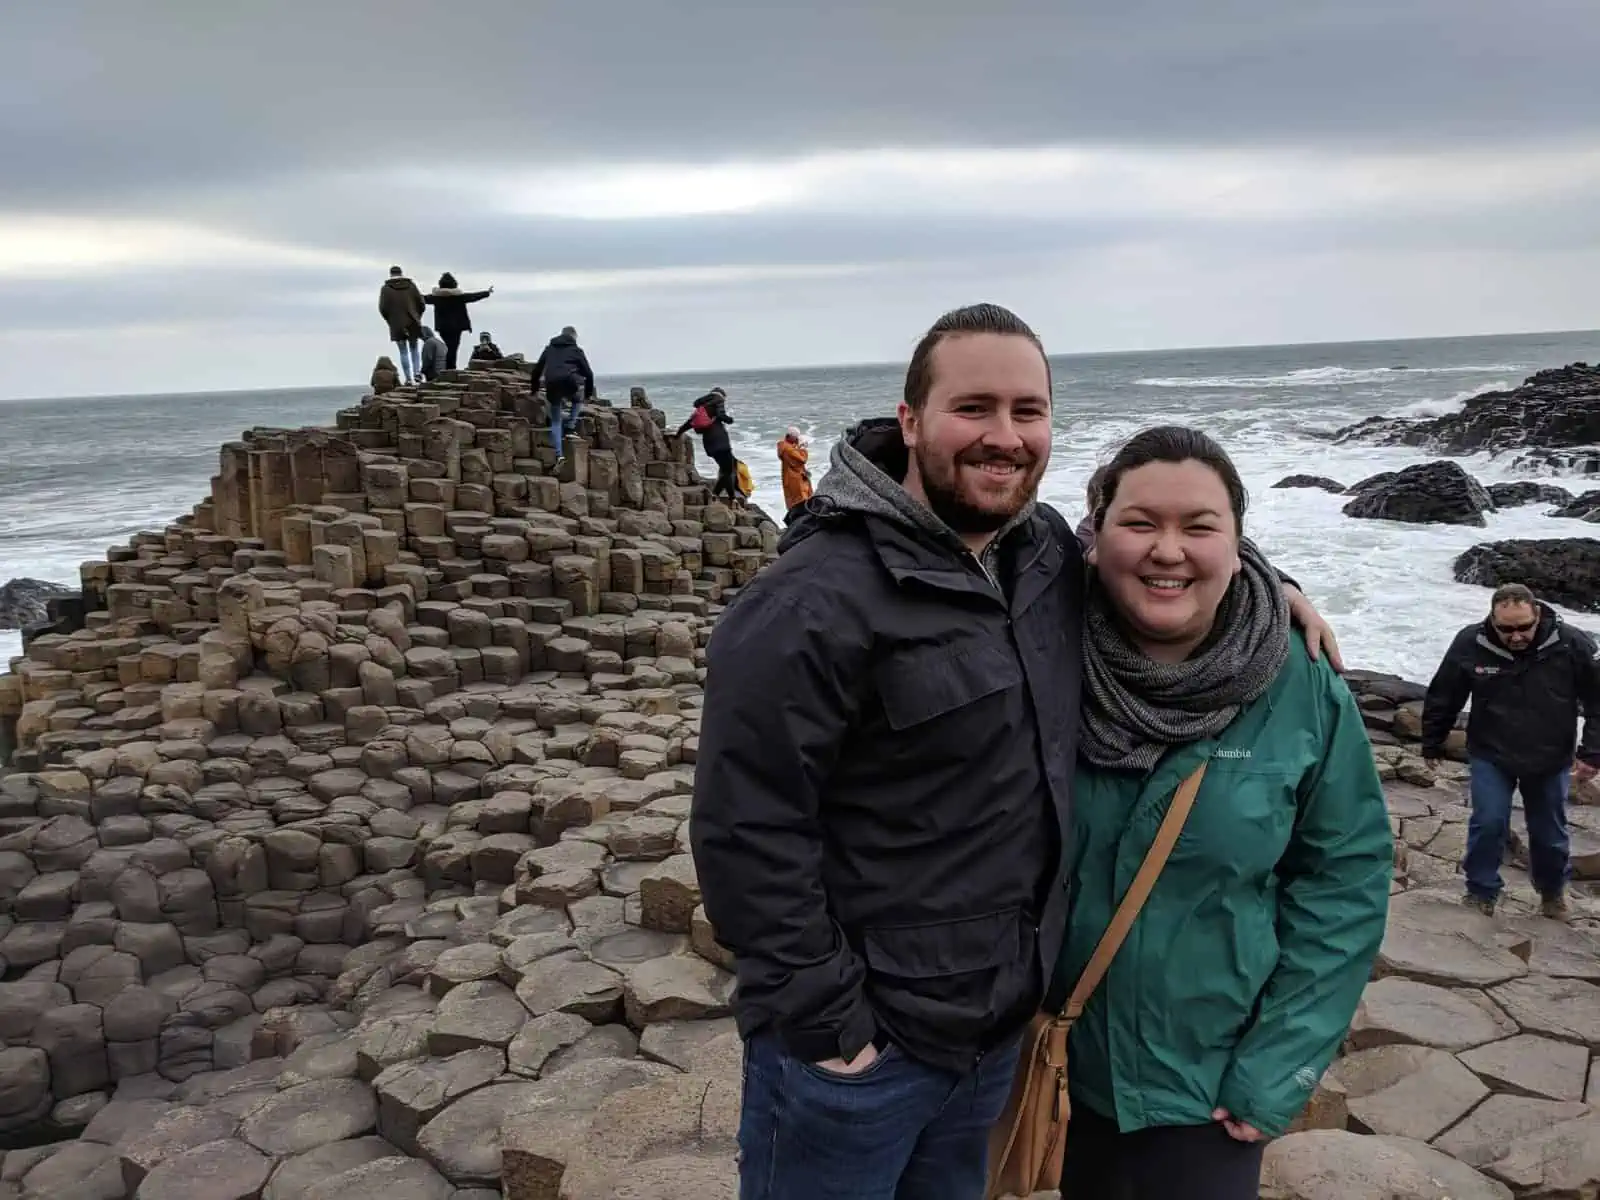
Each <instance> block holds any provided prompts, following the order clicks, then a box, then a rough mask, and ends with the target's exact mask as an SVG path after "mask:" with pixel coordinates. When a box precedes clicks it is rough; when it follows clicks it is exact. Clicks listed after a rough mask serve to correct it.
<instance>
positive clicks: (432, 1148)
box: [418, 1058, 672, 1187]
mask: <svg viewBox="0 0 1600 1200" xmlns="http://www.w3.org/2000/svg"><path fill="white" fill-rule="evenodd" d="M671 1073H672V1072H671V1068H669V1067H664V1066H662V1065H660V1064H659V1063H647V1062H644V1061H642V1060H639V1059H621V1058H599V1059H591V1060H589V1061H587V1062H582V1063H578V1064H576V1065H574V1066H572V1067H569V1068H568V1069H567V1070H565V1071H561V1072H559V1073H557V1074H555V1075H551V1076H548V1077H546V1078H545V1079H542V1080H540V1081H539V1082H537V1083H503V1084H496V1085H495V1086H493V1087H487V1088H484V1089H482V1090H481V1091H477V1092H474V1093H472V1094H471V1095H469V1096H466V1097H464V1098H463V1099H461V1100H457V1101H456V1102H455V1103H454V1104H452V1105H451V1106H450V1107H449V1108H447V1109H445V1110H444V1111H443V1112H442V1113H440V1114H439V1115H438V1116H437V1117H435V1118H434V1119H433V1120H432V1121H429V1122H428V1124H427V1125H426V1126H424V1127H423V1130H422V1135H421V1137H419V1138H418V1142H419V1144H420V1146H421V1148H422V1153H423V1155H424V1156H425V1157H426V1158H427V1159H428V1161H429V1162H431V1163H433V1164H434V1166H436V1167H438V1169H439V1170H440V1172H441V1173H443V1174H444V1175H446V1176H447V1177H448V1178H449V1179H450V1180H451V1181H452V1182H454V1183H456V1184H457V1185H458V1186H462V1187H469V1186H472V1185H486V1184H494V1183H496V1182H497V1181H498V1180H499V1178H500V1129H501V1123H502V1121H504V1120H505V1119H506V1118H507V1117H508V1116H510V1115H514V1114H535V1113H536V1114H538V1119H539V1120H542V1121H547V1122H550V1121H555V1120H558V1119H561V1118H562V1117H564V1116H565V1117H578V1116H581V1117H585V1118H586V1117H587V1116H588V1115H589V1114H590V1113H592V1112H593V1111H594V1109H595V1108H596V1107H597V1106H598V1105H599V1103H600V1101H601V1100H603V1099H605V1097H606V1096H609V1095H610V1094H611V1093H612V1092H617V1091H621V1090H622V1089H624V1088H629V1087H637V1086H638V1085H640V1084H643V1083H649V1082H651V1081H652V1080H654V1079H659V1078H661V1077H663V1076H664V1075H669V1074H671Z"/></svg>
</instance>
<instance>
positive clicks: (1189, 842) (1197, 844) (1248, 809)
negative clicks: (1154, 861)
mask: <svg viewBox="0 0 1600 1200" xmlns="http://www.w3.org/2000/svg"><path fill="white" fill-rule="evenodd" d="M1304 774H1305V770H1304V768H1303V767H1302V766H1301V765H1300V764H1298V763H1293V762H1274V761H1271V760H1270V759H1268V760H1249V759H1247V760H1244V761H1230V760H1227V759H1212V760H1211V762H1210V764H1209V765H1208V767H1207V770H1206V780H1205V784H1204V785H1203V786H1202V788H1201V790H1200V795H1199V796H1198V797H1196V800H1195V806H1194V811H1193V812H1192V813H1191V814H1190V815H1189V820H1188V821H1187V822H1186V823H1185V825H1184V828H1183V833H1182V834H1180V835H1179V838H1178V846H1177V849H1176V850H1175V851H1174V857H1182V858H1190V859H1193V860H1194V861H1197V862H1202V863H1210V864H1211V867H1212V869H1214V870H1215V871H1216V872H1217V873H1218V875H1219V876H1226V875H1243V876H1251V875H1257V876H1263V877H1264V876H1265V875H1266V873H1268V872H1270V871H1271V870H1272V869H1273V867H1274V866H1275V865H1276V864H1277V862H1278V860H1279V859H1280V858H1281V857H1282V855H1283V851H1284V848H1285V847H1286V846H1287V845H1288V843H1289V838H1290V836H1291V834H1292V833H1293V831H1294V822H1295V817H1296V815H1297V814H1298V812H1299V802H1298V798H1297V795H1298V789H1299V787H1300V781H1301V779H1302V778H1303V776H1304Z"/></svg>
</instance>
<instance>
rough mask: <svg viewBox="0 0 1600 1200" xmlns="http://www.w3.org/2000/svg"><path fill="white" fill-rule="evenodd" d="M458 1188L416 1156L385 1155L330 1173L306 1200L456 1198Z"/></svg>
mask: <svg viewBox="0 0 1600 1200" xmlns="http://www.w3.org/2000/svg"><path fill="white" fill-rule="evenodd" d="M454 1192H455V1188H454V1187H453V1186H452V1185H451V1183H450V1181H449V1180H447V1179H446V1178H445V1177H444V1176H442V1175H440V1174H439V1172H437V1171H435V1170H434V1169H433V1168H432V1167H430V1166H429V1165H428V1164H427V1163H425V1162H422V1161H420V1160H418V1159H415V1158H382V1159H378V1160H377V1161H376V1162H370V1163H365V1164H363V1165H362V1166H359V1167H352V1168H350V1169H349V1170H347V1171H341V1172H340V1173H339V1174H337V1175H330V1176H329V1177H328V1178H327V1179H324V1180H323V1181H322V1182H321V1183H318V1184H313V1185H312V1186H311V1187H310V1188H309V1189H307V1191H306V1194H305V1200H452V1197H453V1194H454Z"/></svg>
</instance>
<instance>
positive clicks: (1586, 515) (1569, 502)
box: [1550, 491, 1600, 522]
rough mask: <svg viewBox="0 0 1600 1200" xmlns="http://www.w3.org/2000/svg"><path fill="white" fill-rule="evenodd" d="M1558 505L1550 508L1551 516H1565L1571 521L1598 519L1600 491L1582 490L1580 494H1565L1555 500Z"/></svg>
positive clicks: (1599, 519) (1599, 516)
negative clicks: (1558, 499)
mask: <svg viewBox="0 0 1600 1200" xmlns="http://www.w3.org/2000/svg"><path fill="white" fill-rule="evenodd" d="M1557 503H1558V504H1559V505H1560V507H1558V508H1553V509H1551V510H1550V515H1551V516H1552V517H1565V518H1567V519H1569V520H1573V521H1591V522H1593V521H1600V491H1595V492H1584V493H1583V495H1581V496H1576V497H1574V496H1566V497H1563V498H1562V499H1561V500H1560V501H1558V502H1557Z"/></svg>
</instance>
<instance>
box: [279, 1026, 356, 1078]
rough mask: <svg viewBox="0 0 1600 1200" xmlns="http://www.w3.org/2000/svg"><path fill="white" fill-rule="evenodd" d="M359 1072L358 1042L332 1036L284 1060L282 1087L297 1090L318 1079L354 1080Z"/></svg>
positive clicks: (348, 1036)
mask: <svg viewBox="0 0 1600 1200" xmlns="http://www.w3.org/2000/svg"><path fill="white" fill-rule="evenodd" d="M358 1073H359V1071H358V1064H357V1061H356V1040H355V1037H354V1036H353V1035H352V1034H349V1033H344V1032H340V1033H328V1034H323V1035H322V1036H320V1037H315V1038H312V1039H310V1040H309V1041H307V1042H306V1044H305V1045H303V1046H300V1047H299V1048H298V1049H296V1050H295V1052H294V1053H293V1054H291V1055H289V1056H288V1057H287V1058H285V1059H284V1060H283V1071H282V1074H280V1075H279V1076H278V1086H279V1087H293V1086H295V1085H296V1084H300V1083H311V1082H313V1081H315V1080H318V1079H354V1078H355V1077H356V1076H357V1074H358Z"/></svg>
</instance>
